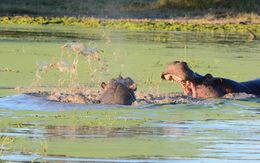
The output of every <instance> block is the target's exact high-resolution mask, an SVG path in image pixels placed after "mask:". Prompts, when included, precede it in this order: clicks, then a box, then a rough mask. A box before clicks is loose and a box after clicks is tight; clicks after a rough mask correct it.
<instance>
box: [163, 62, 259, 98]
mask: <svg viewBox="0 0 260 163" xmlns="http://www.w3.org/2000/svg"><path fill="white" fill-rule="evenodd" d="M161 78H162V79H165V80H171V81H177V82H178V83H180V84H181V86H182V89H183V92H184V94H185V95H192V96H193V97H195V98H211V97H221V96H224V95H225V94H228V93H242V92H243V93H248V94H254V95H260V79H256V80H251V81H245V82H236V81H233V80H230V79H225V78H219V77H213V76H212V75H211V74H206V75H205V76H203V75H200V74H198V73H195V72H193V71H192V70H191V69H190V68H189V66H188V65H187V63H186V62H181V61H175V62H172V63H170V64H168V65H167V66H166V69H165V71H164V72H163V73H162V75H161Z"/></svg>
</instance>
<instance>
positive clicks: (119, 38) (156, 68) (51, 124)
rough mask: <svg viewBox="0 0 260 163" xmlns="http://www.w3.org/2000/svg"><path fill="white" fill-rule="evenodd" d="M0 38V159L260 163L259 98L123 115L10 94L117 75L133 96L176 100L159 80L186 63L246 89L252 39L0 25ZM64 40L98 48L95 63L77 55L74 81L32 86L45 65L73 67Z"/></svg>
mask: <svg viewBox="0 0 260 163" xmlns="http://www.w3.org/2000/svg"><path fill="white" fill-rule="evenodd" d="M0 36H1V37H0V68H1V69H0V96H1V98H0V117H1V118H0V124H1V125H0V135H1V137H0V143H1V146H0V158H1V160H8V161H47V162H48V161H68V162H73V161H74V162H86V161H89V162H93V161H97V162H172V161H176V162H201V161H204V162H220V161H221V162H222V161H228V162H239V161H240V162H244V161H245V160H246V161H250V162H258V161H259V160H260V152H259V151H260V143H259V142H260V133H259V131H260V120H259V119H260V114H259V113H260V99H259V98H256V97H252V96H246V97H243V98H238V99H237V100H233V99H221V98H220V99H206V100H200V99H199V100H198V99H191V98H189V99H188V100H183V101H180V102H178V103H175V104H143V105H141V104H140V105H134V106H128V107H125V106H118V105H99V104H96V105H86V104H71V103H70V104H68V103H59V102H53V101H49V100H46V99H45V98H42V97H35V96H30V95H26V94H21V93H22V92H20V91H17V90H14V89H13V88H15V87H17V86H19V87H26V88H32V86H35V85H37V86H38V87H37V88H39V86H41V89H47V88H52V87H56V86H58V88H57V89H59V90H62V88H63V87H66V88H68V87H69V86H68V85H86V86H88V87H94V88H96V89H99V84H100V83H101V81H107V80H108V79H110V78H112V77H115V76H117V75H118V74H119V73H122V75H124V76H131V77H132V78H133V79H134V80H135V81H136V83H137V84H138V91H139V92H145V93H151V94H160V93H165V92H179V91H180V88H179V86H178V85H177V84H173V83H168V82H162V81H161V79H160V72H161V71H162V70H163V66H164V65H165V64H166V63H168V62H169V61H172V60H185V61H187V62H188V63H190V65H191V67H192V68H193V69H194V70H195V71H198V72H200V73H202V74H205V73H208V72H210V73H212V74H213V75H215V76H223V77H228V78H231V79H234V80H238V81H243V80H249V79H254V78H258V77H259V76H260V71H259V68H260V64H259V60H260V54H259V51H260V41H259V40H254V41H248V39H247V35H246V34H245V35H236V34H226V35H220V34H219V35H215V34H211V33H204V34H196V33H179V32H166V33H165V32H151V31H149V32H133V31H119V30H103V29H98V30H97V29H85V28H80V27H71V28H65V27H60V26H53V27H50V26H43V27H29V26H1V27H0ZM73 41H74V42H75V41H76V42H80V43H83V44H85V45H87V46H89V47H91V48H95V49H98V50H99V52H100V54H99V55H100V59H101V61H102V62H100V61H96V60H95V61H90V62H89V60H88V59H87V58H86V57H85V56H79V58H78V60H79V63H78V78H77V80H65V79H69V78H70V77H71V74H70V73H69V72H60V71H58V70H56V69H51V70H48V71H45V72H41V74H40V80H39V78H38V80H36V78H37V77H36V71H37V68H38V67H37V64H36V63H39V62H40V63H52V62H55V61H57V60H59V59H60V58H62V57H64V56H66V59H67V60H68V62H69V63H71V62H72V61H73V59H74V57H75V56H73V55H75V54H72V55H71V56H68V57H67V53H68V52H64V51H63V50H62V48H61V46H62V45H64V44H65V43H68V42H73ZM92 62H93V64H92ZM99 64H105V65H106V66H105V68H106V71H99V70H96V71H94V69H95V68H97V69H98V67H95V66H99ZM38 66H39V64H38ZM93 72H94V77H93V75H91V73H92V74H93ZM38 75H39V74H38ZM61 79H62V80H63V81H64V82H63V83H62V84H61V83H60V81H61ZM71 81H72V82H73V83H71ZM33 89H35V87H33ZM18 90H19V89H18ZM35 91H37V90H36V89H35Z"/></svg>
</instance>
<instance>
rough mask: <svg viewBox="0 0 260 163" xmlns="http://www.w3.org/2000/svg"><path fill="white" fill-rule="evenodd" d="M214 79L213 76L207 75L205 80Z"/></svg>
mask: <svg viewBox="0 0 260 163" xmlns="http://www.w3.org/2000/svg"><path fill="white" fill-rule="evenodd" d="M212 78H213V76H212V75H211V74H206V75H205V76H204V79H205V80H211V79H212Z"/></svg>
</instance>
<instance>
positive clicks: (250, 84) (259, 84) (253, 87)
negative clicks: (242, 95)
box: [240, 79, 260, 95]
mask: <svg viewBox="0 0 260 163" xmlns="http://www.w3.org/2000/svg"><path fill="white" fill-rule="evenodd" d="M240 84H242V85H244V86H246V87H247V88H248V89H249V92H248V93H250V94H254V95H260V79H256V80H250V81H245V82H241V83H240Z"/></svg>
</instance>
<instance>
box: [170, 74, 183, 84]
mask: <svg viewBox="0 0 260 163" xmlns="http://www.w3.org/2000/svg"><path fill="white" fill-rule="evenodd" d="M172 79H173V80H175V81H177V82H179V83H183V80H182V79H181V78H180V77H178V76H175V75H172Z"/></svg>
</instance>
